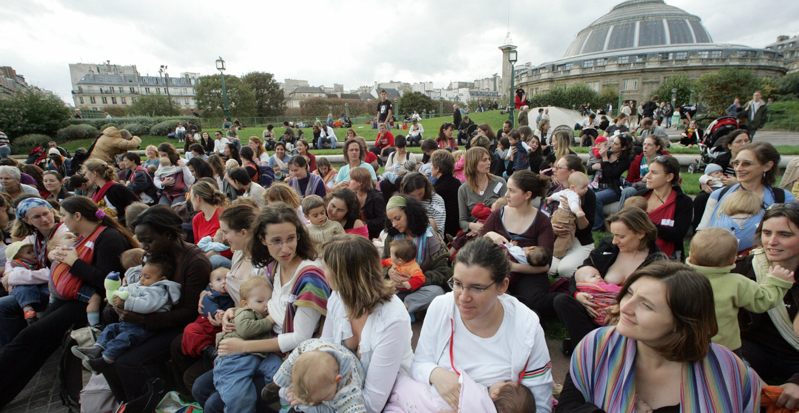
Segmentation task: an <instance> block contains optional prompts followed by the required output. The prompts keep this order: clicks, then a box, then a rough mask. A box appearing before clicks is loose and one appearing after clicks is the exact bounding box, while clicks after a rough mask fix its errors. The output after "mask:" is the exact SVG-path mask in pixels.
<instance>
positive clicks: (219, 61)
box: [216, 56, 230, 119]
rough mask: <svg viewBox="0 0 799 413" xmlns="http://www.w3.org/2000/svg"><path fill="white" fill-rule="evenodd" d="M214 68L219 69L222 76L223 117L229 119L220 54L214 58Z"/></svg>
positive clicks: (223, 63)
mask: <svg viewBox="0 0 799 413" xmlns="http://www.w3.org/2000/svg"><path fill="white" fill-rule="evenodd" d="M216 70H218V71H219V74H220V75H221V76H222V103H223V104H224V105H225V106H224V108H223V109H224V110H225V119H230V109H229V108H228V103H227V88H225V61H224V60H223V59H222V56H219V59H216Z"/></svg>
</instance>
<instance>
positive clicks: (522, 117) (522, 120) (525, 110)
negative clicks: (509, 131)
mask: <svg viewBox="0 0 799 413" xmlns="http://www.w3.org/2000/svg"><path fill="white" fill-rule="evenodd" d="M529 114H530V107H529V106H522V110H521V111H520V112H519V119H518V121H519V127H522V126H527V125H528V124H529V123H530V120H529V119H528V118H527V116H529Z"/></svg>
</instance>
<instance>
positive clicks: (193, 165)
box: [187, 156, 215, 181]
mask: <svg viewBox="0 0 799 413" xmlns="http://www.w3.org/2000/svg"><path fill="white" fill-rule="evenodd" d="M187 166H188V167H189V171H191V174H192V175H194V179H195V180H197V181H199V180H200V179H202V178H211V179H214V178H215V176H214V175H215V174H214V168H213V167H211V164H210V163H208V161H206V160H205V159H203V158H198V157H196V156H195V157H194V158H191V159H189V162H188V163H187Z"/></svg>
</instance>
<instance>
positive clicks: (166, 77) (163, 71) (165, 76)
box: [158, 65, 172, 103]
mask: <svg viewBox="0 0 799 413" xmlns="http://www.w3.org/2000/svg"><path fill="white" fill-rule="evenodd" d="M166 68H167V65H161V69H159V70H158V72H159V73H161V78H162V79H163V80H164V88H165V89H166V98H167V99H168V100H169V101H170V103H171V102H172V99H171V97H170V96H169V73H167V72H166Z"/></svg>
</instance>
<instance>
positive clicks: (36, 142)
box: [11, 133, 53, 155]
mask: <svg viewBox="0 0 799 413" xmlns="http://www.w3.org/2000/svg"><path fill="white" fill-rule="evenodd" d="M51 140H53V138H51V137H49V136H47V135H40V134H37V133H32V134H29V135H22V136H20V137H19V138H16V139H14V143H13V145H12V146H11V148H12V149H13V150H14V154H16V155H27V154H28V152H30V151H31V150H33V148H35V147H37V146H43V147H45V148H46V147H47V144H48V143H49V142H50V141H51Z"/></svg>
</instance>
